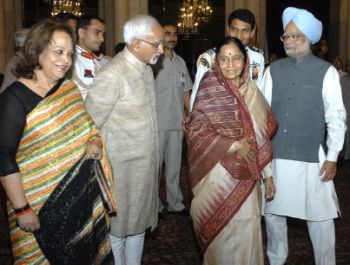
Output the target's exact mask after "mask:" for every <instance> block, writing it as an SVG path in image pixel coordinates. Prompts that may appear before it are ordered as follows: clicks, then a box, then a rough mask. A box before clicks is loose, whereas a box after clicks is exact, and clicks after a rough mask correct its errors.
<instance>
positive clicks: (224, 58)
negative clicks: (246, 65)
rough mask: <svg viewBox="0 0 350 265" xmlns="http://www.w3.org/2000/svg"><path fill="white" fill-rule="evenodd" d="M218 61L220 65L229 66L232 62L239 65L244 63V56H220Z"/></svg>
mask: <svg viewBox="0 0 350 265" xmlns="http://www.w3.org/2000/svg"><path fill="white" fill-rule="evenodd" d="M218 61H219V63H220V64H228V63H229V62H230V61H231V62H232V63H233V64H239V63H241V62H242V61H243V55H234V56H231V57H230V56H219V58H218Z"/></svg>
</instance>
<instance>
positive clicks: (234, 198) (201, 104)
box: [184, 62, 276, 264]
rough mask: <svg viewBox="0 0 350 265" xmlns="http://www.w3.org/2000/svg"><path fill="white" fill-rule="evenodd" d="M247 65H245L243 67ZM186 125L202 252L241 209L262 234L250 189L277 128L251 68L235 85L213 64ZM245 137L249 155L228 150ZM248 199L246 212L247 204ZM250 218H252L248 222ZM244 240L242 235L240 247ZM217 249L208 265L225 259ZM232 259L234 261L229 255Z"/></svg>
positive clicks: (233, 233)
mask: <svg viewBox="0 0 350 265" xmlns="http://www.w3.org/2000/svg"><path fill="white" fill-rule="evenodd" d="M248 64H249V62H247V65H248ZM246 69H249V67H247V66H246ZM184 129H185V135H186V139H187V143H188V160H189V167H190V172H189V173H190V183H191V187H192V191H193V194H194V199H193V202H192V204H191V211H190V212H191V216H192V219H193V224H194V229H195V232H196V236H197V239H198V242H199V246H200V248H201V250H202V252H203V253H206V250H207V248H208V247H211V246H210V244H211V243H212V242H213V241H214V240H216V238H218V237H220V236H222V235H223V234H224V233H227V232H228V231H226V232H225V229H226V230H227V228H228V227H230V226H231V227H232V222H234V221H235V217H236V216H241V214H239V212H240V211H242V210H243V211H244V212H246V213H249V214H246V216H245V217H244V219H246V224H247V225H250V224H251V228H252V230H254V231H255V232H254V233H253V235H254V236H257V235H258V234H259V233H260V235H261V231H260V209H259V208H256V207H259V203H258V201H257V199H256V198H258V197H257V196H255V195H254V196H253V194H256V193H257V192H258V191H257V188H256V185H257V182H258V180H259V179H260V178H261V170H262V169H263V168H264V167H265V166H266V165H267V164H268V163H269V162H270V161H271V158H272V151H271V150H272V148H271V143H270V137H271V136H272V134H273V132H274V131H275V129H276V121H275V118H274V116H273V114H272V112H271V110H270V108H269V107H268V104H267V103H266V101H265V99H264V98H263V96H262V95H261V93H260V92H259V91H258V89H257V87H256V85H255V84H254V83H253V82H252V81H251V80H250V78H249V72H248V71H247V70H246V71H245V73H244V78H243V79H242V82H241V84H240V87H239V88H237V87H234V86H233V85H232V84H231V83H228V81H227V80H226V79H225V78H224V77H223V75H222V73H221V72H220V70H219V69H218V67H217V66H215V68H214V69H213V70H210V71H209V72H207V73H206V74H205V76H204V77H203V79H202V81H201V84H200V88H199V91H198V93H197V97H196V101H195V104H194V107H193V111H192V113H191V116H190V118H188V119H186V120H185V123H184ZM243 138H244V139H246V140H247V141H248V142H249V144H250V146H251V148H252V149H253V150H254V153H255V157H254V158H253V159H252V160H246V159H244V158H243V157H242V156H240V155H239V154H238V153H237V152H233V151H229V150H230V148H232V146H233V143H234V142H236V141H239V140H242V139H243ZM252 198H253V199H252ZM254 198H255V199H254ZM248 201H249V205H250V206H248V208H250V210H249V211H247V210H246V209H245V208H246V207H245V206H247V205H246V203H247V202H248ZM252 201H254V202H252ZM242 207H243V208H244V209H242ZM253 219H255V221H252V222H251V220H253ZM256 220H258V222H257V221H256ZM254 227H255V228H254ZM236 228H237V227H236ZM229 233H230V237H235V238H240V236H241V237H242V236H243V237H244V235H240V234H239V233H240V231H236V230H235V229H231V230H230V231H229ZM254 240H255V239H254ZM254 240H249V242H254ZM224 241H225V240H223V241H221V248H222V249H225V245H226V244H230V243H229V242H226V243H225V242H224ZM260 241H261V237H260ZM245 242H246V241H244V240H242V241H241V242H240V244H241V246H244V244H245ZM256 243H257V244H258V242H256ZM258 248H259V246H258ZM241 249H244V247H243V248H241ZM260 250H261V249H260ZM237 251H239V249H237ZM213 252H214V253H215V250H214V251H213ZM216 252H217V256H218V257H217V258H218V259H217V260H218V263H212V264H225V263H220V258H221V257H219V256H220V253H221V254H222V252H220V251H219V250H218V251H216ZM261 253H262V252H261ZM225 255H229V256H230V255H231V257H232V255H234V250H232V251H226V253H225ZM237 255H239V254H237ZM259 255H260V254H258V256H259ZM204 256H206V255H204ZM231 264H236V263H234V260H233V259H232V263H231ZM237 264H239V263H237Z"/></svg>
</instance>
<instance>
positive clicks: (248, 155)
mask: <svg viewBox="0 0 350 265" xmlns="http://www.w3.org/2000/svg"><path fill="white" fill-rule="evenodd" d="M235 147H236V148H235V151H236V152H237V153H238V154H239V155H241V156H243V157H244V158H245V159H246V160H248V161H252V160H254V157H255V153H254V150H253V149H252V148H251V145H250V143H249V141H248V140H247V139H246V138H243V139H242V140H239V141H237V142H236V143H235Z"/></svg>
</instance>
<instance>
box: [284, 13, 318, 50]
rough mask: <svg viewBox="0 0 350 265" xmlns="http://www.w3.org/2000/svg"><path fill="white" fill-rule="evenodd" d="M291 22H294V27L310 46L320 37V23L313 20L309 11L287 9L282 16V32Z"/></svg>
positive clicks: (315, 19)
mask: <svg viewBox="0 0 350 265" xmlns="http://www.w3.org/2000/svg"><path fill="white" fill-rule="evenodd" d="M291 21H293V22H294V24H295V26H297V28H298V29H299V30H300V31H301V32H302V33H304V35H305V36H306V37H307V38H308V39H309V40H310V41H311V43H312V44H315V43H316V42H318V41H319V40H320V38H321V35H322V22H321V21H319V20H318V19H317V18H315V17H314V15H313V14H311V13H310V12H309V11H307V10H305V9H299V8H295V7H287V8H286V9H285V10H284V11H283V15H282V22H283V29H284V30H285V29H286V27H287V25H288V23H289V22H291Z"/></svg>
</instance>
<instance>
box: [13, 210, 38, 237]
mask: <svg viewBox="0 0 350 265" xmlns="http://www.w3.org/2000/svg"><path fill="white" fill-rule="evenodd" d="M17 223H18V226H19V228H20V229H22V230H24V231H26V232H34V231H36V230H38V229H40V221H39V218H38V216H37V215H36V214H35V213H34V211H30V212H28V213H26V214H24V215H21V216H17Z"/></svg>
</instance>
